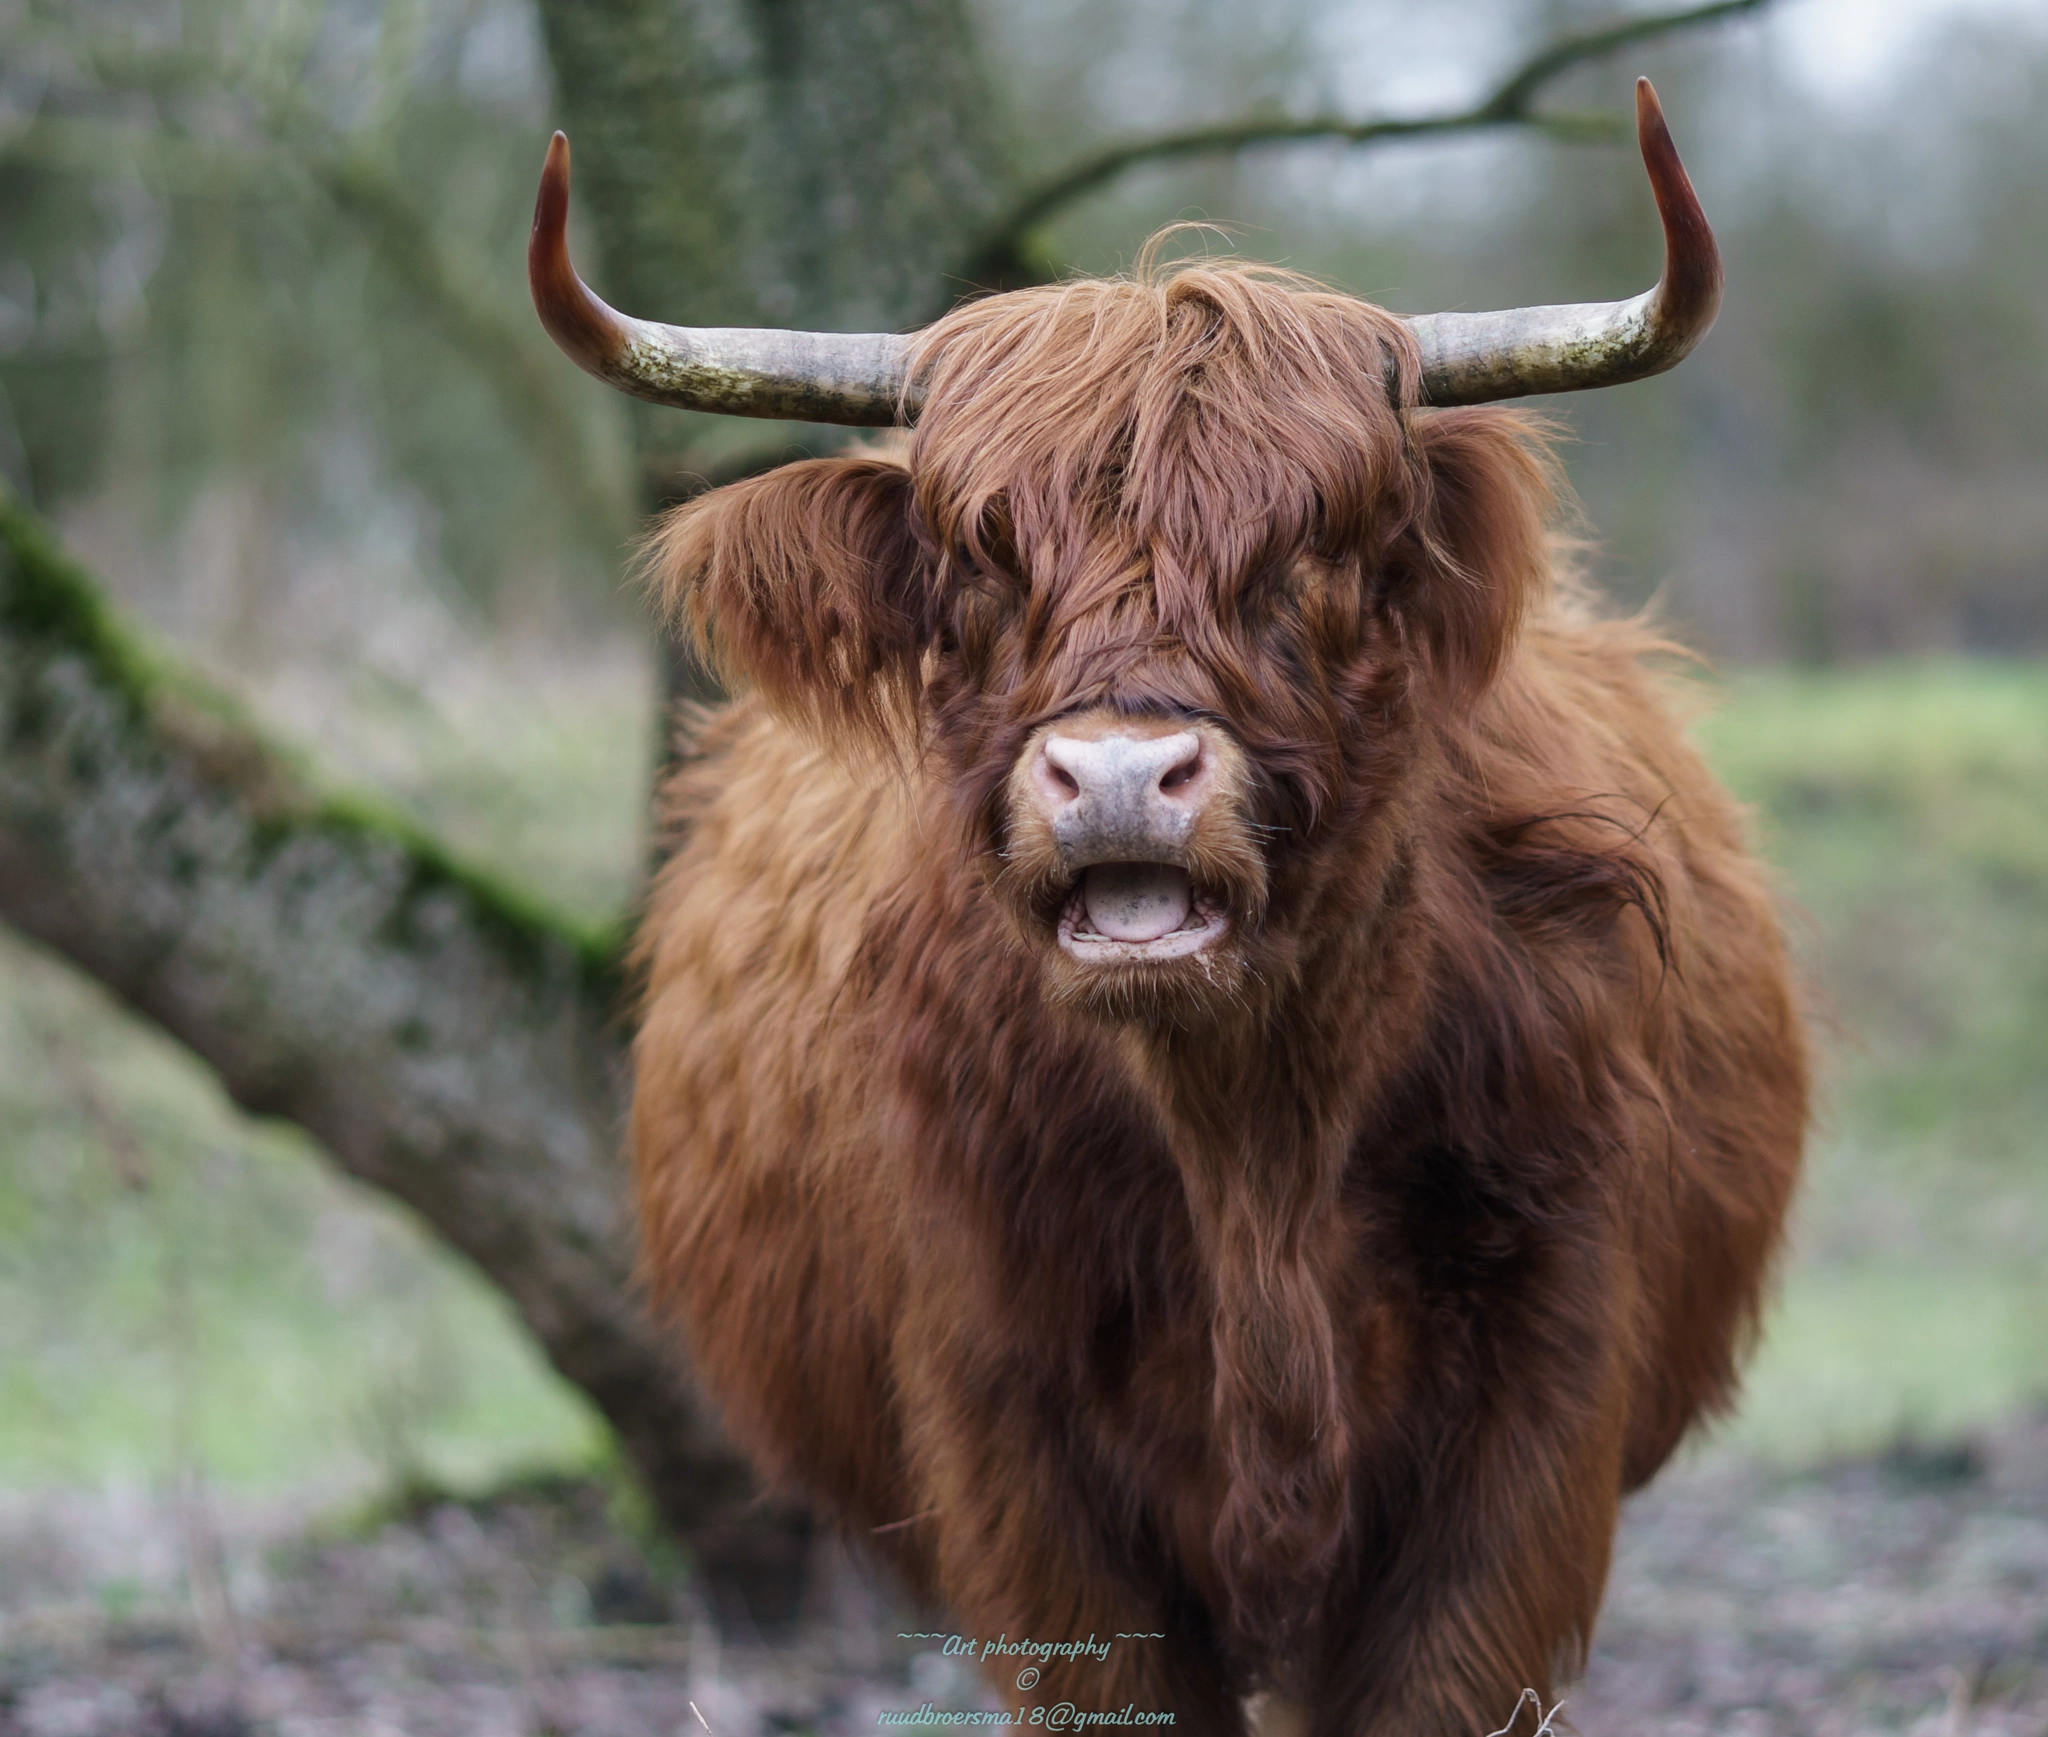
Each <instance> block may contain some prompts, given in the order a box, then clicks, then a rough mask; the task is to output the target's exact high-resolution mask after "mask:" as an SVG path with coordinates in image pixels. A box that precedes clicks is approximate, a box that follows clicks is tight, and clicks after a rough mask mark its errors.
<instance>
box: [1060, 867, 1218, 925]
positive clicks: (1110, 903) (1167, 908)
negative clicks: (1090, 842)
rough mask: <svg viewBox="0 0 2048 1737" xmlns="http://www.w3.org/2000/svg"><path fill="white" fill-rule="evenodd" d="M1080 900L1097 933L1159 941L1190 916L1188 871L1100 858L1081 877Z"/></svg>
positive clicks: (1192, 902) (1191, 905)
mask: <svg viewBox="0 0 2048 1737" xmlns="http://www.w3.org/2000/svg"><path fill="white" fill-rule="evenodd" d="M1081 902H1082V903H1083V904H1084V905H1086V906H1087V908H1088V922H1089V925H1090V926H1091V927H1092V928H1093V929H1094V930H1095V932H1096V933H1097V934H1098V935H1103V936H1106V937H1107V938H1108V939H1110V940H1112V941H1156V940H1158V939H1159V937H1160V936H1162V935H1170V934H1172V933H1173V932H1174V930H1176V929H1178V928H1179V927H1180V926H1181V925H1182V924H1183V923H1185V922H1186V921H1187V920H1188V912H1189V910H1191V909H1192V908H1193V905H1194V892H1193V889H1192V888H1191V887H1190V886H1189V884H1188V871H1187V870H1186V869H1183V868H1175V867H1173V866H1172V865H1171V864H1170V863H1163V862H1099V863H1097V864H1096V865H1095V866H1094V867H1093V868H1091V869H1090V870H1089V871H1088V872H1087V873H1086V874H1085V875H1083V876H1082V877H1081Z"/></svg>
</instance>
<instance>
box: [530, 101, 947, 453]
mask: <svg viewBox="0 0 2048 1737" xmlns="http://www.w3.org/2000/svg"><path fill="white" fill-rule="evenodd" d="M568 221H569V141H568V138H567V137H566V136H565V135H564V134H561V133H557V134H556V135H555V136H554V138H553V139H552V140H551V141H550V142H549V144H548V160H547V164H546V166H545V167H544V168H543V169H542V170H541V174H540V196H539V197H538V198H537V199H536V200H535V201H534V205H533V235H532V237H531V239H530V240H529V241H528V242H527V244H526V277H527V282H528V284H529V285H530V286H531V287H532V290H533V306H534V311H535V312H536V313H538V314H539V315H540V323H541V324H542V325H543V326H545V327H547V330H548V336H549V337H551V338H553V339H554V340H555V342H556V343H557V344H559V345H561V347H562V348H563V349H564V350H565V351H567V352H568V354H569V357H570V359H571V360H573V361H574V362H575V363H576V365H577V366H578V367H580V368H582V369H584V370H585V371H586V372H588V373H591V374H595V375H596V376H597V377H598V378H599V379H600V380H603V381H605V382H606V383H607V384H609V385H612V386H616V387H618V389H619V390H620V391H621V392H630V393H632V395H633V396H634V397H635V398H645V399H648V400H650V401H652V402H653V403H656V404H673V405H676V406H678V407H679V408H681V409H684V410H715V411H718V412H719V413H720V414H722V415H725V416H771V417H777V418H780V419H781V420H783V421H786V422H839V423H846V424H849V425H851V426H853V427H856V428H886V427H888V426H889V425H890V424H892V423H894V422H897V421H898V420H907V419H908V418H909V417H911V416H914V415H915V414H916V409H917V406H916V403H915V402H914V400H911V401H906V387H907V385H908V376H909V369H908V366H907V357H908V353H909V344H910V340H909V339H908V338H905V337H900V336H898V335H897V334H896V333H893V332H782V331H773V330H767V329H756V328H753V327H747V326H733V327H721V326H705V327H689V326H664V325H659V324H657V323H656V322H655V321H653V320H636V319H634V318H632V317H631V316H630V315H627V314H622V313H619V312H617V311H616V310H614V309H612V308H609V307H607V306H606V305H605V304H604V302H603V301H601V300H600V299H599V298H598V297H597V296H596V295H595V294H594V293H593V292H592V291H591V289H590V287H589V285H587V284H586V283H584V281H583V280H582V279H581V278H580V277H578V276H577V275H576V268H575V266H573V265H571V264H570V263H569V240H568V234H567V230H568Z"/></svg>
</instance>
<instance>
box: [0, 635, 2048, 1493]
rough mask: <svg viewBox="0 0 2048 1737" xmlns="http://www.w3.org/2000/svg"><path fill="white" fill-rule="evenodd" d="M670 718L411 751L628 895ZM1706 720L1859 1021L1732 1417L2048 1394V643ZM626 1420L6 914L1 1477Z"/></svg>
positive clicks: (1981, 1407) (521, 835)
mask: <svg viewBox="0 0 2048 1737" xmlns="http://www.w3.org/2000/svg"><path fill="white" fill-rule="evenodd" d="M645 717H646V710H645V696H644V693H642V692H641V691H638V690H637V689H633V690H630V691H629V689H628V688H627V687H622V686H621V685H620V684H619V683H618V682H616V681H614V680H609V679H607V680H606V681H602V682H593V683H592V684H590V687H589V689H588V692H587V694H586V695H585V697H584V699H583V700H582V701H581V702H580V703H573V702H572V701H571V700H570V699H565V698H564V696H563V695H562V694H560V693H557V694H556V695H555V696H554V698H553V700H552V703H551V706H550V708H549V709H548V711H547V713H546V714H545V715H544V716H536V714H535V711H534V708H533V707H532V706H531V705H515V704H513V703H512V702H511V701H510V700H509V699H508V702H507V705H506V709H505V711H504V712H503V714H502V715H500V716H497V717H495V718H494V717H493V715H492V714H491V712H490V710H489V708H488V707H487V706H481V705H480V706H479V707H477V708H474V709H473V710H472V713H471V714H470V717H469V720H468V727H466V728H464V729H462V730H459V731H458V730H450V729H446V728H442V727H439V726H437V728H436V730H435V731H430V732H425V735H426V737H427V738H428V739H429V740H431V741H432V742H433V743H435V744H437V745H436V746H435V747H433V749H432V750H431V752H429V753H428V754H426V755H424V756H422V757H421V759H420V760H419V762H418V764H417V765H415V766H413V767H411V768H410V769H409V770H407V771H405V772H404V773H403V775H400V776H391V777H389V779H388V781H390V782H394V783H395V784H396V785H397V786H398V793H399V794H400V795H401V797H403V798H404V799H406V800H408V801H410V802H411V803H412V804H413V805H414V806H415V807H416V808H417V809H418V810H419V812H420V813H421V814H422V816H423V817H424V818H426V819H427V820H429V821H430V822H432V823H433V824H435V825H436V826H438V827H441V828H443V829H444V830H445V831H447V832H448V833H449V834H451V835H452V836H453V837H455V838H457V839H458V840H465V841H469V843H470V845H471V847H472V848H486V849H490V850H492V851H493V852H496V853H501V855H500V860H516V861H520V862H522V863H523V864H524V867H525V870H526V872H527V874H528V875H529V877H530V878H531V879H533V880H534V881H535V882H536V884H538V885H540V886H541V887H542V888H543V889H544V890H545V891H547V892H548V893H549V894H550V895H551V896H553V897H555V898H557V899H558V900H560V901H561V902H562V903H564V904H565V905H569V906H574V907H577V908H579V909H581V910H583V911H585V912H586V913H588V914H601V909H602V905H603V902H604V901H605V900H607V899H609V898H615V897H616V896H617V890H618V889H619V888H622V887H624V886H626V885H629V884H630V881H631V878H632V873H633V864H634V862H635V860H636V857H637V853H638V851H639V849H640V845H639V798H638V791H637V782H638V777H639V768H640V767H642V766H644V764H645V761H646V753H647V749H646V731H645V728H644V723H645ZM1701 734H1702V739H1703V740H1704V741H1705V742H1706V744H1707V746H1708V749H1709V752H1710V753H1711V754H1712V755H1713V757H1714V758H1715V760H1716V762H1717V763H1718V764H1719V765H1720V767H1721V768H1722V770H1723V771H1724V772H1725V774H1726V775H1727V777H1728V778H1729V779H1730V781H1731V782H1732V783H1733V784H1734V785H1735V787H1736V788H1737V789H1738V790H1739V791H1740V792H1741V793H1742V794H1743V795H1744V796H1745V797H1746V798H1748V799H1749V800H1750V801H1752V802H1754V803H1755V804H1756V805H1757V806H1758V809H1759V811H1760V836H1761V841H1762V844H1763V847H1764V849H1765V850H1766V851H1767V852H1768V854H1769V855H1770V856H1771V857H1772V858H1773V859H1774V860H1775V861H1776V862H1777V863H1778V864H1779V865H1780V866H1781V868H1782V869H1783V871H1784V874H1785V878H1786V882H1787V887H1788V895H1789V897H1790V898H1791V899H1792V900H1793V902H1794V903H1795V905H1796V907H1797V909H1798V913H1799V914H1798V915H1797V917H1796V929H1797V935H1798V944H1799V947H1800V950H1801V953H1802V955H1803V957H1804V958H1805V959H1806V961H1807V963H1808V966H1809V969H1810V973H1811V976H1812V978H1813V980H1814V982H1815V985H1816V990H1817V998H1818V1003H1819V1006H1820V1009H1821V1014H1822V1022H1823V1029H1824V1031H1825V1032H1826V1040H1825V1041H1826V1048H1827V1053H1828V1063H1827V1077H1828V1094H1829V1095H1828V1106H1827V1110H1826V1120H1825V1123H1824V1126H1823V1129H1822V1132H1821V1134H1820V1136H1819V1138H1818V1139H1817V1140H1816V1142H1815V1147H1814V1169H1813V1175H1812V1183H1811V1186H1810V1187H1809V1189H1808V1191H1807V1194H1806V1197H1805V1202H1804V1205H1803V1209H1802V1215H1801V1221H1800V1229H1799V1236H1798V1244H1797V1250H1796V1253H1795V1257H1794V1259H1793V1261H1792V1262H1791V1264H1790V1266H1789V1268H1788V1271H1787V1275H1786V1280H1785V1284H1784V1291H1783V1298H1782V1302H1781V1305H1780V1307H1779V1308H1778V1309H1777V1311H1776V1312H1775V1313H1774V1315H1773V1317H1772V1321H1771V1324H1770V1327H1769V1331H1768V1334H1767V1337H1766V1341H1765V1344H1764V1346H1763V1349H1762V1354H1761V1356H1760V1358H1759V1360H1758V1362H1757V1365H1756V1368H1755V1371H1754V1374H1753V1376H1752V1379H1751V1383H1750V1389H1749V1397H1748V1400H1747V1403H1746V1405H1745V1409H1744V1411H1743V1413H1742V1415H1741V1417H1740V1418H1739V1419H1738V1420H1737V1421H1736V1422H1735V1423H1734V1424H1733V1425H1732V1426H1731V1427H1730V1428H1729V1429H1728V1430H1726V1431H1725V1432H1724V1433H1723V1435H1722V1436H1721V1438H1720V1440H1721V1442H1722V1443H1724V1444H1727V1445H1730V1446H1733V1447H1735V1448H1738V1449H1740V1450H1742V1451H1744V1452H1746V1453H1749V1454H1757V1455H1762V1456H1764V1457H1766V1458H1776V1459H1781V1460H1788V1461H1804V1460H1810V1459H1812V1458H1814V1457H1816V1456H1820V1455H1824V1454H1829V1453H1837V1452H1845V1451H1849V1450H1852V1449H1856V1448H1859V1447H1867V1446H1870V1445H1872V1444H1873V1443H1877V1442H1881V1441H1884V1440H1886V1439H1889V1438H1891V1437H1893V1436H1896V1435H1898V1434H1899V1433H1901V1432H1902V1431H1917V1432H1919V1433H1922V1434H1928V1435H1939V1434H1946V1433H1949V1432H1952V1431H1954V1430H1957V1429H1961V1428H1965V1427H1969V1426H1973V1425H1975V1424H1977V1423H1979V1422H1981V1421H1983V1420H1986V1419H1988V1418H1991V1417H1994V1416H1997V1415H2000V1414H2003V1413H2006V1412H2008V1411H2010V1410H2012V1409H2013V1408H2014V1407H2015V1406H2016V1405H2017V1404H2018V1403H2020V1402H2021V1401H2022V1400H2024V1399H2026V1398H2028V1397H2030V1396H2034V1395H2039V1394H2041V1393H2044V1392H2048V1279H2044V1277H2043V1276H2042V1275H2043V1274H2044V1272H2048V1262H2044V1259H2043V1257H2044V1253H2048V1249H2044V1246H2043V1244H2044V1241H2048V1230H2044V1227H2048V1133H2044V1130H2048V666H2043V665H2019V664H2006V665H2001V664H1985V663H1975V664H1960V663H1926V664H1912V665H1890V666H1884V667H1878V668H1870V669H1864V670H1858V671H1855V672H1848V673H1813V674H1789V673H1787V674H1773V675H1767V676H1752V677H1745V678H1743V679H1741V680H1739V681H1737V682H1736V683H1734V684H1733V686H1732V687H1731V688H1730V689H1729V691H1728V693H1727V696H1726V698H1725V701H1724V703H1723V704H1722V705H1721V706H1720V707H1719V709H1718V710H1717V711H1716V712H1715V713H1714V714H1713V715H1712V716H1711V717H1710V718H1708V719H1707V720H1706V721H1704V722H1703V724H1702V726H1701ZM529 763H530V765H529ZM621 768H626V769H628V771H630V774H631V775H630V776H629V775H627V773H626V772H622V771H621ZM528 771H530V772H531V776H528V775H527V773H528ZM597 1440H598V1434H597V1431H596V1429H595V1427H594V1425H593V1423H592V1420H591V1418H590V1416H589V1414H588V1412H587V1411H586V1409H585V1408H584V1407H583V1405H582V1404H581V1402H580V1401H579V1400H578V1399H577V1398H576V1397H575V1396H574V1395H572V1394H571V1393H569V1392H568V1391H566V1390H565V1389H564V1388H563V1387H562V1386H561V1384H560V1383H558V1382H556V1381H555V1380H554V1379H553V1377H552V1376H551V1375H550V1374H549V1373H548V1372H547V1370H546V1369H545V1368H544V1367H543V1366H542V1365H541V1364H540V1363H539V1361H538V1359H537V1358H536V1357H535V1356H534V1354H533V1352H532V1350H531V1349H530V1347H529V1346H528V1344H527V1343H526V1341H525V1340H524V1338H523V1337H522V1336H521V1335H520V1333H519V1331H518V1330H517V1328H516V1326H515V1325H514V1324H513V1323H512V1322H511V1321H510V1320H509V1319H508V1318H507V1315H506V1312H505V1310H504V1309H503V1307H502V1306H501V1305H500V1304H499V1302H498V1301H497V1299H496V1298H495V1296H494V1295H493V1294H492V1293H491V1292H490V1291H489V1290H488V1289H487V1288H486V1287H485V1286H483V1285H482V1284H481V1283H480V1282H479V1281H478V1280H477V1279H476V1278H475V1277H474V1276H473V1275H471V1274H470V1273H469V1272H468V1271H467V1269H466V1268H465V1267H464V1266H463V1265H462V1263H461V1262H460V1261H459V1259H457V1258H456V1257H453V1256H450V1255H449V1254H447V1253H446V1252H444V1251H443V1250H441V1249H439V1248H438V1247H437V1246H436V1245H434V1244H433V1243H432V1242H430V1241H429V1240H428V1239H427V1238H426V1237H424V1236H423V1235H422V1234H421V1233H420V1232H419V1231H418V1230H417V1228H416V1227H415V1226H414V1225H413V1224H412V1223H411V1222H410V1221H409V1220H408V1219H406V1218H405V1217H404V1216H403V1215H402V1214H401V1213H400V1212H398V1211H397V1210H395V1209H393V1208H391V1207H390V1206H388V1205H386V1204H384V1203H382V1202H380V1201H378V1200H376V1199H374V1198H372V1197H370V1196H367V1195H366V1194H364V1193H363V1192H361V1191H360V1190H357V1189H355V1188H353V1187H352V1186H350V1185H348V1184H345V1183H343V1182H340V1181H338V1180H336V1179H334V1178H332V1177H330V1176H329V1175H328V1174H327V1173H326V1171H325V1170H324V1169H323V1168H322V1167H321V1165H320V1163H319V1161H318V1158H317V1156H316V1155H315V1154H314V1153H312V1152H311V1151H309V1150H308V1148H307V1146H306V1144H305V1143H304V1142H303V1141H302V1140H300V1139H298V1138H297V1137H296V1136H295V1135H293V1134H292V1133H291V1132H290V1131H289V1130H283V1129H278V1128H274V1127H263V1126H257V1125H253V1124H251V1123H249V1122H248V1121H247V1120H245V1119H243V1118H241V1117H239V1116H237V1115H236V1114H234V1113H233V1112H232V1110H231V1109H230V1108H229V1107H228V1106H227V1105H225V1104H224V1103H223V1101H222V1100H221V1098H220V1096H219V1093H218V1092H217V1090H216V1089H215V1088H214V1087H213V1086H212V1084H211V1083H210V1081H209V1080H208V1079H207V1077H206V1076H205V1075H204V1074H203V1073H202V1072H201V1071H200V1070H198V1069H196V1068H194V1067H193V1066H192V1065H191V1064H190V1063H189V1062H188V1061H187V1060H186V1059H185V1058H184V1057H183V1056H182V1055H181V1054H180V1053H179V1052H177V1051H176V1050H174V1049H173V1048H172V1047H171V1046H169V1045H167V1044H165V1043H163V1042H162V1041H161V1040H159V1039H157V1038H155V1037H154V1036H152V1035H151V1034H150V1033H148V1032H147V1031H145V1030H142V1029H140V1028H139V1027H137V1026H136V1025H135V1024H134V1023H133V1022H132V1021H129V1020H128V1019H126V1018H125V1017H124V1016H122V1015H121V1014H120V1013H119V1012H118V1011H117V1010H115V1009H113V1008H112V1007H110V1006H109V1005H107V1004H106V1002H105V1001H104V999H103V998H102V997H101V996H100V995H99V994H98V993H97V992H96V991H95V990H93V989H92V988H91V987H90V986H88V985H85V984H82V983H80V982H78V981H77V980H76V979H75V978H74V977H73V976H72V975H71V974H70V973H68V972H67V971H65V970H64V969H63V968H61V967H60V966H58V965H56V964H55V963H54V962H52V961H50V960H48V959H45V958H42V957H40V956H38V955H36V954H34V953H32V952H31V951H30V950H29V949H27V948H26V947H24V946H22V945H21V944H19V943H18V942H15V941H14V940H12V939H11V938H9V937H7V936H6V935H5V934H4V933H0V1486H11V1487H14V1488H17V1489H19V1488H23V1487H34V1486H49V1485H55V1484H72V1485H76V1484H80V1483H87V1484H93V1483H105V1482H108V1481H133V1482H141V1483H161V1482H163V1481H165V1480H167V1479H169V1478H171V1477H173V1476H174V1475H175V1474H176V1473H178V1472H179V1471H180V1470H185V1469H192V1468H195V1467H196V1468H201V1469H203V1470H204V1471H205V1472H206V1473H207V1474H208V1475H209V1476H210V1477H212V1478H213V1479H215V1480H217V1481H220V1482H225V1483H231V1484H235V1485H238V1486H243V1487H262V1486H264V1485H277V1484H283V1483H290V1484H292V1485H294V1486H299V1487H304V1486H307V1485H322V1486H333V1487H336V1488H341V1487H348V1486H354V1487H357V1488H361V1487H363V1486H365V1485H368V1484H372V1483H376V1482H391V1481H394V1480H404V1479H408V1478H418V1477H420V1476H432V1477H437V1478H441V1479H446V1480H451V1481H454V1482H456V1483H467V1484H474V1483H479V1482H482V1481H485V1480H488V1479H490V1478H493V1477H496V1476H499V1475H502V1474H503V1473H505V1472H506V1471H508V1470H510V1469H512V1468H514V1467H517V1466H522V1465H532V1464H536V1463H563V1462H570V1461H575V1460H578V1459H582V1458H586V1457H588V1456H589V1455H590V1454H592V1453H593V1452H595V1451H596V1450H597Z"/></svg>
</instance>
